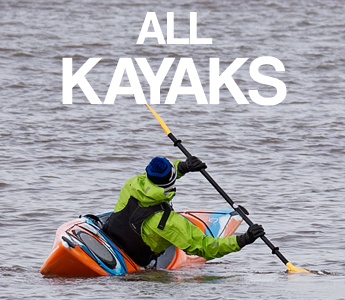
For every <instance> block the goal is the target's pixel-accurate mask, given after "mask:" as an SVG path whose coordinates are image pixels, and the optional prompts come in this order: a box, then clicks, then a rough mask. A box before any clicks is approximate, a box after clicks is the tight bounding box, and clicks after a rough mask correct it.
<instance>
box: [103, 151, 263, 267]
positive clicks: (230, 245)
mask: <svg viewBox="0 0 345 300" xmlns="http://www.w3.org/2000/svg"><path fill="white" fill-rule="evenodd" d="M204 168H206V165H205V163H203V162H202V161H201V160H199V159H198V158H197V157H195V156H192V157H189V158H187V160H186V161H180V160H176V161H174V162H173V163H171V162H170V161H169V160H168V159H166V158H164V157H155V158H153V159H152V160H151V162H150V163H149V164H148V166H147V167H146V172H144V173H143V174H141V175H137V176H134V177H133V178H131V179H129V180H128V181H127V182H126V183H125V184H124V186H123V188H122V190H121V192H120V196H119V199H118V202H117V204H116V206H115V209H114V213H112V214H111V216H110V218H109V219H108V221H107V222H106V224H105V225H104V228H103V230H104V232H105V233H106V234H108V235H109V236H110V237H111V238H112V239H113V240H114V241H117V242H118V243H119V244H120V246H121V247H122V248H123V249H124V250H125V252H126V253H127V254H128V255H129V256H130V257H131V258H132V259H133V260H134V262H136V263H137V264H138V265H140V266H143V267H147V266H150V267H152V266H153V265H154V262H155V261H156V258H157V257H158V256H159V255H160V254H162V253H163V252H164V250H165V249H167V248H168V247H170V246H171V245H175V246H176V247H177V248H180V249H182V250H183V251H185V252H186V253H187V254H190V255H198V256H201V257H204V258H205V259H206V260H210V259H213V258H216V257H222V256H224V255H225V254H228V253H230V252H235V251H239V250H240V249H241V248H243V247H244V246H245V245H248V244H251V243H253V242H254V241H255V240H256V239H257V238H258V237H261V236H263V235H264V234H265V232H264V229H263V228H262V226H261V225H258V224H254V225H252V226H251V227H249V229H248V230H247V232H246V233H244V234H242V235H239V236H229V237H223V238H218V237H216V238H213V237H211V236H208V235H205V234H204V233H203V232H202V230H201V229H199V228H198V227H197V226H195V225H193V224H192V223H191V222H190V221H188V220H187V219H186V218H184V217H183V216H181V215H180V214H178V213H176V212H175V211H174V210H173V209H172V207H171V205H170V201H171V200H172V199H173V197H174V196H175V192H176V188H175V182H176V179H179V178H181V177H182V176H183V175H184V174H186V173H188V172H195V171H200V170H201V169H204Z"/></svg>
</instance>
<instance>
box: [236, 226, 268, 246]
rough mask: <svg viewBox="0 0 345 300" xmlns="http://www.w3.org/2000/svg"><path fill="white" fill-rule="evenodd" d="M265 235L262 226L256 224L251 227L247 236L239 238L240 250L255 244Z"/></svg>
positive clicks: (243, 235)
mask: <svg viewBox="0 0 345 300" xmlns="http://www.w3.org/2000/svg"><path fill="white" fill-rule="evenodd" d="M264 235H265V231H264V229H263V227H262V226H261V225H258V224H254V225H252V226H250V227H249V228H248V230H247V232H246V233H245V234H242V235H239V236H237V244H238V246H239V247H240V248H243V247H244V246H245V245H249V244H252V243H254V242H255V240H256V239H257V238H259V237H262V236H264Z"/></svg>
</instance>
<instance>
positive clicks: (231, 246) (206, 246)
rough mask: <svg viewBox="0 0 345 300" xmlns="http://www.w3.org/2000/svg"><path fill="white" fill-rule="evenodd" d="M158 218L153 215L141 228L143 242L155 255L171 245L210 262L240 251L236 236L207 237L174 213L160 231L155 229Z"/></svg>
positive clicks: (158, 215) (156, 215)
mask: <svg viewBox="0 0 345 300" xmlns="http://www.w3.org/2000/svg"><path fill="white" fill-rule="evenodd" d="M160 217H161V213H157V214H155V215H154V216H152V217H151V218H150V219H149V220H146V221H145V222H144V224H143V227H142V237H143V240H144V242H145V243H146V244H148V245H149V246H150V247H151V249H152V250H153V251H154V252H156V253H159V252H161V251H163V250H164V249H166V248H167V247H168V246H169V245H170V244H173V245H175V246H176V247H177V248H180V249H182V250H183V251H185V252H186V253H187V254H190V255H198V256H201V257H204V258H205V259H207V260H210V259H213V258H216V257H222V256H224V255H226V254H228V253H230V252H235V251H239V250H240V249H241V248H240V247H239V246H238V243H237V239H236V236H230V237H224V238H213V237H211V236H207V235H205V234H204V233H203V232H202V231H201V229H199V228H198V227H197V226H195V225H193V224H192V223H191V222H190V221H188V220H187V219H186V218H184V217H183V216H181V215H180V214H178V213H176V212H171V213H170V216H169V219H168V221H167V223H166V225H165V228H164V229H163V230H160V229H158V228H157V225H158V223H159V221H160ZM153 232H154V233H155V234H153Z"/></svg>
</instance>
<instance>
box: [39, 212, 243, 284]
mask: <svg viewBox="0 0 345 300" xmlns="http://www.w3.org/2000/svg"><path fill="white" fill-rule="evenodd" d="M179 213H180V214H181V215H183V216H184V217H186V218H188V219H189V220H190V221H191V222H192V223H194V224H195V225H196V226H198V227H199V228H200V229H201V230H203V232H204V233H205V234H206V235H211V236H214V237H217V236H218V237H224V236H230V235H232V234H233V233H234V232H235V230H236V229H237V227H238V226H239V225H240V224H241V222H242V218H241V217H240V216H239V215H238V214H237V212H235V211H234V210H233V209H231V208H230V209H227V210H219V211H184V212H179ZM110 214H111V212H108V213H105V214H101V215H96V216H95V215H85V216H83V217H80V218H79V219H75V220H72V221H69V222H67V223H65V224H63V225H61V226H60V227H59V228H58V229H57V231H56V235H55V239H54V242H53V247H52V250H51V253H50V255H49V257H48V258H47V260H46V261H45V263H44V264H43V266H42V268H41V271H40V272H41V274H42V275H44V276H66V277H76V276H83V277H84V276H85V277H91V276H102V275H103V276H109V275H123V274H125V273H132V272H136V271H139V270H144V268H142V267H139V266H138V265H137V264H135V263H134V262H133V261H132V260H131V258H130V257H129V256H128V255H127V254H126V253H125V252H124V251H123V250H122V249H121V247H120V246H119V245H118V244H117V243H116V241H112V240H111V239H110V238H109V237H108V236H107V235H106V234H105V233H104V232H103V231H102V226H103V224H104V222H105V221H106V220H107V218H108V217H109V216H110ZM205 262H206V260H205V259H204V258H202V257H198V256H195V255H187V254H186V253H185V252H183V251H182V250H180V249H178V248H176V247H175V246H171V247H169V248H168V249H166V250H165V252H164V254H162V255H161V256H159V257H158V259H157V266H156V267H157V269H167V270H176V269H180V268H183V267H198V266H201V265H202V264H204V263H205Z"/></svg>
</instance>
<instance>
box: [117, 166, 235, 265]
mask: <svg viewBox="0 0 345 300" xmlns="http://www.w3.org/2000/svg"><path fill="white" fill-rule="evenodd" d="M179 162H180V161H178V160H177V161H174V165H175V166H176V170H178V168H177V165H178V164H179ZM181 176H182V174H181V173H180V172H178V173H177V178H180V177H181ZM130 196H132V197H134V198H136V199H137V200H138V201H139V203H140V205H142V206H144V207H147V206H150V205H154V204H158V203H161V202H167V203H169V202H170V201H171V200H172V198H173V197H174V196H175V192H170V193H168V194H167V195H165V194H164V189H163V188H161V187H158V186H157V185H155V184H154V183H152V182H151V181H150V180H149V179H148V178H147V177H146V174H145V173H143V174H141V175H138V176H135V177H133V178H131V179H129V180H128V181H127V182H126V183H125V185H124V186H123V188H122V190H121V192H120V196H119V199H118V202H117V204H116V206H115V210H114V211H115V212H118V211H121V210H122V209H123V208H124V207H125V206H126V205H127V202H128V200H129V198H130ZM162 215H163V212H159V213H156V214H153V215H152V216H150V217H149V218H147V219H146V220H145V221H144V222H143V225H142V227H141V237H142V239H143V241H144V242H145V243H146V244H147V245H148V246H150V248H151V250H152V251H153V252H155V253H156V254H158V253H160V252H163V251H164V250H165V249H167V248H168V247H170V246H171V245H175V246H176V247H177V248H180V249H182V250H183V251H185V252H186V253H187V254H190V255H198V256H201V257H204V258H205V259H207V260H210V259H213V258H216V257H221V256H223V255H225V254H228V253H230V252H235V251H239V250H240V247H239V246H238V244H237V240H236V237H235V236H230V237H224V238H213V237H211V236H207V235H205V234H204V233H203V232H202V230H201V229H199V228H198V227H197V226H195V225H193V224H192V223H191V222H189V221H188V220H187V219H186V218H184V217H183V216H181V215H180V214H178V213H176V212H174V211H172V212H171V213H170V216H169V219H168V221H167V222H166V224H165V227H164V229H163V230H161V229H158V228H157V226H158V224H159V222H160V220H161V217H162Z"/></svg>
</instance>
